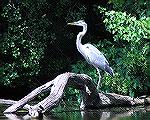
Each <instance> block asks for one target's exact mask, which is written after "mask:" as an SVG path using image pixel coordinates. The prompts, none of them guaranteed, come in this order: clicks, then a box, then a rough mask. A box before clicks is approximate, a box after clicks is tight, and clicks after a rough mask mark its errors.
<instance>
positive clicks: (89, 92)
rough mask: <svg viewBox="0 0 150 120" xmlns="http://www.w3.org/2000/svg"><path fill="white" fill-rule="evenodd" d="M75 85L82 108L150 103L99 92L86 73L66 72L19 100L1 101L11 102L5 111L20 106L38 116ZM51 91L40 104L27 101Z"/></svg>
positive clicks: (1, 100) (53, 105)
mask: <svg viewBox="0 0 150 120" xmlns="http://www.w3.org/2000/svg"><path fill="white" fill-rule="evenodd" d="M67 86H73V87H75V88H77V89H79V90H81V92H82V97H83V98H82V102H81V106H80V108H81V109H88V108H90V109H92V108H102V107H108V106H125V105H126V106H131V105H132V106H133V105H139V104H145V101H146V102H147V103H150V101H149V99H146V100H145V99H139V98H131V97H129V96H123V95H118V94H115V93H107V94H106V93H98V92H97V90H96V84H94V83H93V82H92V79H91V78H90V77H89V76H87V75H85V74H75V73H69V72H68V73H64V74H60V75H58V76H57V77H56V78H55V79H54V80H52V81H50V82H47V83H46V84H44V85H42V86H40V87H38V88H36V89H35V90H33V91H32V92H31V93H29V94H28V95H27V96H25V97H24V98H22V99H21V100H19V101H12V100H4V99H0V103H3V104H11V106H10V107H8V108H7V109H6V110H5V111H4V113H14V112H16V111H17V110H18V109H20V108H24V109H27V110H28V111H29V114H30V115H31V116H32V117H38V116H39V114H41V113H43V112H45V111H46V110H47V109H49V110H51V109H52V108H54V107H55V106H56V105H57V104H58V102H60V100H61V98H62V96H63V92H64V89H65V87H67ZM45 91H50V94H49V96H48V97H46V98H45V99H44V100H43V101H41V102H39V103H38V104H36V105H34V106H31V105H28V104H27V103H28V102H29V101H31V100H32V99H33V98H34V97H35V96H37V95H39V94H41V93H42V92H45Z"/></svg>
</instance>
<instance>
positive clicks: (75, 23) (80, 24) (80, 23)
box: [67, 20, 87, 26]
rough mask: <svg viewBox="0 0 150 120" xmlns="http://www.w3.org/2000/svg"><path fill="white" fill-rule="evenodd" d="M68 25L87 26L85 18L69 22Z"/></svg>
mask: <svg viewBox="0 0 150 120" xmlns="http://www.w3.org/2000/svg"><path fill="white" fill-rule="evenodd" d="M67 25H76V26H87V24H86V23H85V21H84V20H79V21H77V22H72V23H68V24H67Z"/></svg>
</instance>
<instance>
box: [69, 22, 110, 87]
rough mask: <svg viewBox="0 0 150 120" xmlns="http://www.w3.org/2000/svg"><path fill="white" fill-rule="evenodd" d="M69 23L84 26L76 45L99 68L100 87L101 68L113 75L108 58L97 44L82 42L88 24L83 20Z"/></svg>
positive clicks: (86, 58) (88, 60) (90, 62)
mask: <svg viewBox="0 0 150 120" xmlns="http://www.w3.org/2000/svg"><path fill="white" fill-rule="evenodd" d="M68 24H69V25H77V26H82V27H83V31H82V32H79V34H78V35H77V39H76V46H77V49H78V51H79V52H80V53H81V54H82V55H83V57H84V58H85V60H86V61H87V62H88V63H89V64H91V65H93V66H94V67H95V68H96V69H97V71H98V74H99V82H98V87H99V83H100V79H101V76H100V72H99V69H102V70H104V71H106V72H107V73H109V74H110V75H111V76H113V70H112V68H111V67H110V66H109V63H108V61H107V59H106V58H105V56H104V55H103V54H102V53H101V52H100V51H99V50H98V49H97V48H96V47H95V46H93V45H91V44H89V43H87V44H84V45H83V44H82V43H81V39H82V37H83V36H84V35H85V33H86V31H87V24H86V23H85V22H84V21H82V20H80V21H77V22H73V23H68Z"/></svg>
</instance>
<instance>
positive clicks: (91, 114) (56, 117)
mask: <svg viewBox="0 0 150 120" xmlns="http://www.w3.org/2000/svg"><path fill="white" fill-rule="evenodd" d="M3 109H4V107H2V106H0V120H31V118H30V116H29V115H27V114H22V115H20V114H18V115H16V114H8V115H4V114H3V113H2V111H3ZM36 120H40V119H36ZM41 120H150V106H138V107H130V108H129V107H128V108H126V107H116V108H109V109H100V110H86V111H78V110H71V111H57V112H56V111H55V112H54V111H51V112H47V113H45V114H44V116H43V119H41Z"/></svg>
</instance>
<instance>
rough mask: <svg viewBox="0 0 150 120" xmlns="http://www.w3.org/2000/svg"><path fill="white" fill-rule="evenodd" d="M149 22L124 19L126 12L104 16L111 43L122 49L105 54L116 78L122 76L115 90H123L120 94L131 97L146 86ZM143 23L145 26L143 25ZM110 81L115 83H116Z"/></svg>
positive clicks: (105, 14) (106, 12)
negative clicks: (110, 61) (144, 83)
mask: <svg viewBox="0 0 150 120" xmlns="http://www.w3.org/2000/svg"><path fill="white" fill-rule="evenodd" d="M99 9H100V12H103V11H104V10H103V9H102V10H101V8H99ZM148 19H149V18H145V19H144V18H142V19H140V20H137V19H136V17H132V16H131V15H127V14H126V12H115V11H105V12H104V21H103V22H104V23H105V26H106V30H108V31H109V32H111V33H112V34H113V38H114V41H115V42H116V43H117V44H118V45H121V46H117V47H116V46H114V45H113V46H112V47H111V49H110V50H111V51H112V52H111V51H109V50H107V52H108V53H109V56H110V55H111V54H113V57H112V60H113V61H114V67H115V71H116V72H117V73H118V74H117V75H119V76H120V75H121V77H120V78H119V79H117V81H119V83H122V82H120V81H123V83H122V84H120V85H119V84H117V85H118V87H116V88H122V89H123V90H121V91H122V92H123V93H129V94H130V95H134V94H135V93H136V92H137V91H138V90H139V89H142V87H143V84H142V81H143V80H144V81H147V82H148V75H147V73H146V70H147V68H148V65H147V61H148V59H147V56H148V52H149V51H148V50H149V43H148V42H147V41H146V39H148V38H149V36H150V33H149V30H148V28H147V24H146V23H148ZM144 22H146V23H145V25H144ZM111 56H112V55H111ZM114 79H116V77H115V78H114ZM113 81H114V83H115V80H113ZM106 82H107V81H106ZM106 82H105V83H106ZM112 85H113V84H112ZM104 86H105V85H104ZM123 86H126V87H127V88H125V87H123ZM109 88H110V87H109ZM118 92H119V90H118Z"/></svg>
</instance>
